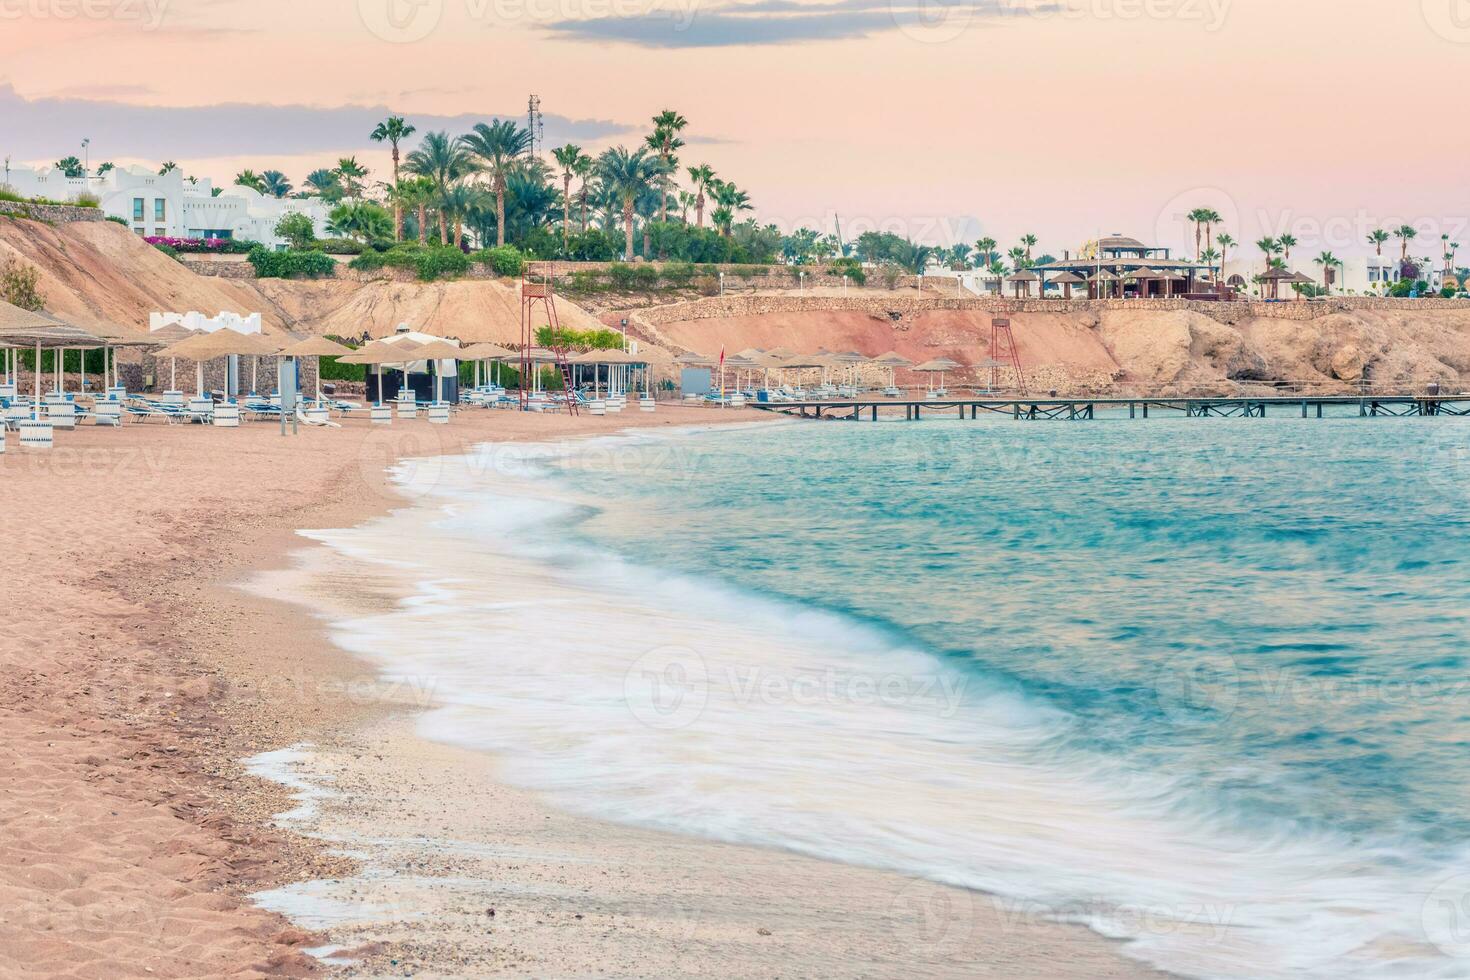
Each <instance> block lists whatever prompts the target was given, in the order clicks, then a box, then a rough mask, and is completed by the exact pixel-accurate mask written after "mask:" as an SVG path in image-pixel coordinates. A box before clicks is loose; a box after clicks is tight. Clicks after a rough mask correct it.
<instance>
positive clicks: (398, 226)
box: [368, 116, 417, 242]
mask: <svg viewBox="0 0 1470 980" xmlns="http://www.w3.org/2000/svg"><path fill="white" fill-rule="evenodd" d="M415 132H417V130H415V129H414V127H412V126H410V125H409V124H408V122H407V121H406V120H404V118H403V117H402V116H389V117H388V118H387V119H384V120H383V121H382V122H380V123H378V125H377V126H376V127H374V129H373V131H372V132H371V133H369V134H368V139H370V140H372V141H373V142H374V143H384V142H386V143H387V144H388V145H389V146H390V147H392V148H393V189H394V190H397V188H398V182H399V180H400V179H401V178H402V173H401V170H400V167H399V160H398V144H399V143H401V142H402V141H403V140H406V139H408V138H409V137H410V136H412V135H413V134H414V133H415ZM390 196H391V197H392V198H393V240H394V241H395V242H401V241H403V205H402V204H401V203H400V202H399V200H398V195H397V194H392V195H390Z"/></svg>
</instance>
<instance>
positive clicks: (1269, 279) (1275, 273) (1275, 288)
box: [1258, 265, 1296, 299]
mask: <svg viewBox="0 0 1470 980" xmlns="http://www.w3.org/2000/svg"><path fill="white" fill-rule="evenodd" d="M1258 281H1259V282H1260V283H1261V284H1262V285H1264V284H1266V283H1270V284H1271V298H1272V299H1280V298H1281V284H1282V283H1283V282H1295V281H1296V273H1294V272H1287V271H1286V270H1285V269H1283V268H1281V267H1280V266H1275V265H1273V266H1272V267H1271V268H1269V269H1267V270H1266V271H1265V272H1264V273H1262V274H1261V276H1260V277H1259V279H1258Z"/></svg>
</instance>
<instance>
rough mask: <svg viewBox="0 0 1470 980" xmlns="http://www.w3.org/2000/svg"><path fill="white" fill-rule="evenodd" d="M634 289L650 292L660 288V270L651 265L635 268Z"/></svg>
mask: <svg viewBox="0 0 1470 980" xmlns="http://www.w3.org/2000/svg"><path fill="white" fill-rule="evenodd" d="M633 288H635V289H638V290H640V291H642V292H648V291H650V290H653V289H657V288H658V270H657V269H655V268H654V267H653V266H651V265H636V266H634V267H633Z"/></svg>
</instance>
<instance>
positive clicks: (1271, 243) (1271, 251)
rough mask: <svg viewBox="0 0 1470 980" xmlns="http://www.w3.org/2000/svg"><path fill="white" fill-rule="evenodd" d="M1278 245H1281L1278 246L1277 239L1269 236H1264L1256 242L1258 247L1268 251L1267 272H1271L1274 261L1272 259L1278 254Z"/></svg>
mask: <svg viewBox="0 0 1470 980" xmlns="http://www.w3.org/2000/svg"><path fill="white" fill-rule="evenodd" d="M1278 247H1279V246H1277V244H1276V239H1274V238H1269V237H1268V238H1262V239H1261V240H1260V241H1258V242H1256V248H1258V249H1260V250H1261V251H1262V252H1265V253H1266V271H1267V272H1270V271H1271V266H1272V261H1271V260H1272V258H1273V257H1274V256H1275V255H1276V250H1277V248H1278Z"/></svg>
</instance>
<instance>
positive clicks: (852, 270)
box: [827, 257, 868, 286]
mask: <svg viewBox="0 0 1470 980" xmlns="http://www.w3.org/2000/svg"><path fill="white" fill-rule="evenodd" d="M827 273H828V275H831V276H836V277H841V276H844V275H845V276H847V278H848V281H849V282H855V283H857V284H858V285H859V286H861V285H863V284H864V283H866V282H867V281H868V276H867V274H866V273H865V272H863V264H862V263H861V262H859V261H858V260H857V259H853V258H845V257H844V258H840V259H833V260H832V261H831V262H830V263H829V264H828V266H827Z"/></svg>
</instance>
